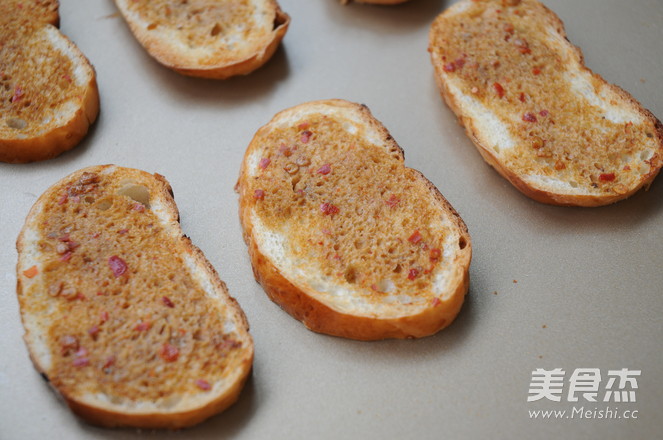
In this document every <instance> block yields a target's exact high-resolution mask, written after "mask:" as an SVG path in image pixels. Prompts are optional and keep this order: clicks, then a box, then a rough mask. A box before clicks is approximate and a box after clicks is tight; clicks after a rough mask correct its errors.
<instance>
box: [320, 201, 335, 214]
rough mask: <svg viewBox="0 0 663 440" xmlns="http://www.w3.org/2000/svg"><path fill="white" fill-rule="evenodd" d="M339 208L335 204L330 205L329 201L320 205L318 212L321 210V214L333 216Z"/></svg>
mask: <svg viewBox="0 0 663 440" xmlns="http://www.w3.org/2000/svg"><path fill="white" fill-rule="evenodd" d="M339 211H340V209H338V208H337V207H336V206H334V205H332V204H331V203H323V204H322V205H320V212H322V214H323V215H331V216H334V215H335V214H338V213H339Z"/></svg>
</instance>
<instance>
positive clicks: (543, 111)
mask: <svg viewBox="0 0 663 440" xmlns="http://www.w3.org/2000/svg"><path fill="white" fill-rule="evenodd" d="M539 114H540V115H541V116H543V117H544V118H545V117H546V116H548V115H549V114H550V112H548V110H541V111H540V112H539Z"/></svg>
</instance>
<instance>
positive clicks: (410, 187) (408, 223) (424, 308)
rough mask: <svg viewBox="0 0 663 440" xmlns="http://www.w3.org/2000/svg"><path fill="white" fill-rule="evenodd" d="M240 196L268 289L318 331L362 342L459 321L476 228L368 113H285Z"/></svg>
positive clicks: (340, 108)
mask: <svg viewBox="0 0 663 440" xmlns="http://www.w3.org/2000/svg"><path fill="white" fill-rule="evenodd" d="M238 190H239V193H240V217H241V220H242V225H243V227H244V236H245V239H246V241H247V243H248V244H249V252H250V254H251V259H252V263H253V267H254V272H255V273H256V277H257V279H258V281H259V282H260V283H261V284H262V286H263V287H264V289H265V290H266V292H267V293H268V295H270V297H271V298H272V299H273V300H274V301H275V302H277V303H278V304H279V305H281V306H282V307H283V308H284V309H285V310H286V311H288V312H289V313H290V314H292V315H293V316H295V317H296V318H297V319H299V320H301V321H303V322H304V324H305V325H306V326H308V327H309V328H310V329H312V330H314V331H318V332H322V333H328V334H332V335H337V336H343V337H348V338H354V339H382V338H388V337H390V338H405V337H421V336H426V335H429V334H432V333H434V332H436V331H438V330H439V329H441V328H443V327H445V326H447V325H449V324H450V323H451V321H452V320H453V319H454V318H455V316H456V314H457V313H458V311H459V309H460V306H461V304H462V301H463V297H464V295H465V292H466V291H467V283H468V273H467V271H468V268H469V262H470V254H471V246H470V238H469V234H468V233H467V229H466V227H465V225H464V223H463V221H462V220H461V219H460V217H459V216H458V214H457V213H456V212H455V211H454V210H453V208H452V207H451V206H450V205H449V203H448V202H447V201H446V200H445V199H444V198H443V197H442V195H441V194H440V193H439V191H438V190H437V189H436V188H435V187H434V186H433V185H432V184H431V183H430V182H429V181H428V180H427V179H426V178H425V177H423V175H421V173H419V172H418V171H416V170H413V169H410V168H407V167H405V165H404V164H403V152H402V150H401V149H400V147H399V146H398V145H397V144H396V142H395V141H394V140H393V138H392V137H391V136H390V135H389V133H388V132H387V130H386V129H385V128H384V127H383V126H382V124H381V123H380V122H379V121H377V120H376V119H375V118H374V117H373V116H372V115H371V114H370V112H369V111H368V109H367V108H366V107H364V106H360V105H358V104H354V103H350V102H347V101H343V100H329V101H316V102H310V103H305V104H301V105H299V106H296V107H293V108H291V109H288V110H284V111H282V112H281V113H279V114H277V115H276V116H275V117H274V119H273V120H272V121H271V122H270V123H269V124H267V125H266V126H264V127H263V128H261V129H260V130H259V131H258V133H257V134H256V135H255V137H254V139H253V140H252V142H251V144H250V146H249V148H248V149H247V152H246V155H245V158H244V162H243V165H242V171H241V174H240V179H239V185H238Z"/></svg>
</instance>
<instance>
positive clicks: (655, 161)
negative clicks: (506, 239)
mask: <svg viewBox="0 0 663 440" xmlns="http://www.w3.org/2000/svg"><path fill="white" fill-rule="evenodd" d="M541 6H542V7H543V8H544V10H545V11H546V13H547V14H549V15H547V16H546V19H548V20H552V24H553V25H554V26H555V28H556V30H557V31H558V32H559V34H560V36H561V37H562V38H564V40H566V42H567V43H568V44H569V49H570V50H571V52H572V53H574V54H575V55H576V57H577V59H578V64H579V66H580V68H581V69H582V70H583V71H585V72H587V73H589V74H590V75H591V76H592V77H593V78H594V79H596V80H597V81H600V83H601V84H603V85H604V86H606V87H608V88H610V89H611V90H612V91H613V92H615V93H616V94H618V95H619V96H620V97H621V98H623V99H625V100H627V101H628V102H629V103H631V104H632V105H633V107H634V108H636V109H637V111H638V113H640V114H641V115H642V117H643V118H644V119H647V120H650V121H652V122H653V124H654V127H655V131H656V134H655V136H656V137H657V138H658V140H659V150H658V152H657V153H655V154H654V156H652V157H651V158H650V159H649V160H648V162H649V163H650V171H649V173H647V174H645V175H643V176H642V178H641V179H640V183H639V184H638V185H636V186H635V187H634V188H631V189H630V190H629V191H627V192H626V193H624V194H616V193H615V194H605V195H587V194H560V193H555V192H550V191H545V190H541V189H538V188H535V187H533V186H531V185H530V184H528V183H527V182H525V181H524V180H523V179H522V177H521V176H520V175H518V174H517V173H515V172H513V171H512V170H510V169H508V168H507V167H505V166H504V165H503V164H502V163H500V160H499V159H498V158H497V157H496V156H495V154H494V153H493V151H492V149H491V148H489V147H488V145H489V144H490V142H489V139H486V138H485V137H484V136H483V133H482V132H481V131H480V130H478V129H477V128H476V127H475V125H474V123H473V120H472V118H466V117H464V116H463V112H462V111H461V108H462V107H461V105H460V104H459V103H458V102H456V99H455V97H454V96H453V94H452V93H451V90H450V89H449V87H448V86H447V83H446V82H445V81H444V79H443V78H444V71H443V63H441V62H438V60H436V58H435V54H434V48H433V45H434V39H435V35H434V33H435V23H436V22H437V21H438V20H440V19H442V18H444V16H445V14H448V13H453V12H454V11H453V9H447V10H446V11H444V12H443V13H442V14H440V15H439V16H438V17H437V18H436V19H435V22H434V23H433V25H432V26H431V29H430V32H429V47H428V51H429V53H430V56H431V62H432V64H433V67H434V69H435V75H434V76H435V82H436V84H437V86H438V89H439V90H440V94H441V95H442V98H443V99H444V101H445V102H446V104H447V105H448V106H449V108H450V109H451V111H453V113H454V114H455V115H456V116H457V118H458V122H459V123H460V125H461V126H463V127H464V128H465V132H466V134H467V136H468V137H469V138H470V140H471V141H472V143H474V145H475V146H476V147H477V150H479V153H480V154H481V156H482V157H483V159H484V160H485V161H486V162H487V163H488V164H489V165H490V166H492V167H493V168H494V169H495V170H496V171H497V172H498V173H499V174H500V175H501V176H502V177H504V178H505V179H507V180H508V181H509V182H511V184H512V185H513V186H515V187H516V188H517V189H518V190H519V191H520V192H522V193H523V194H525V195H526V196H528V197H530V198H531V199H533V200H536V201H537V202H540V203H546V204H550V205H559V206H580V207H598V206H604V205H609V204H612V203H616V202H618V201H620V200H624V199H626V198H628V197H630V196H632V195H633V194H635V193H636V192H638V191H639V190H640V189H641V188H643V187H644V188H645V189H648V188H649V186H650V185H651V184H652V182H653V181H654V179H655V178H656V176H657V175H658V173H659V172H660V170H661V167H662V166H663V124H661V121H660V120H658V119H657V118H656V116H654V115H653V114H652V113H651V112H650V111H649V110H647V109H645V108H643V107H642V105H641V104H640V103H639V102H638V101H637V100H636V99H635V98H634V97H633V96H632V95H631V94H630V93H628V92H627V91H625V90H624V89H622V88H621V87H619V86H617V85H614V84H611V83H609V82H608V81H606V80H605V79H604V78H603V77H602V76H601V75H599V74H597V73H594V72H593V71H592V70H591V69H589V68H588V67H587V66H586V65H585V61H584V56H583V53H582V50H581V49H580V48H579V47H577V46H575V45H574V44H573V43H571V42H570V41H569V39H568V37H567V34H566V30H565V28H564V23H563V22H562V20H561V19H560V18H559V16H558V15H557V14H555V12H553V11H552V10H551V9H549V8H548V7H547V6H545V5H543V4H541Z"/></svg>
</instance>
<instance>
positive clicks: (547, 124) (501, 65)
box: [429, 0, 663, 206]
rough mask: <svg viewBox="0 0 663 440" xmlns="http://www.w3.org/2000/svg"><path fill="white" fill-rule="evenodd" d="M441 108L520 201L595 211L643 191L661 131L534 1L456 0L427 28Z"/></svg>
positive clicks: (658, 159)
mask: <svg viewBox="0 0 663 440" xmlns="http://www.w3.org/2000/svg"><path fill="white" fill-rule="evenodd" d="M429 51H430V53H431V59H432V63H433V65H434V66H435V73H436V79H437V82H438V84H439V86H440V89H441V91H442V96H443V97H444V99H445V100H446V102H447V104H448V105H449V107H451V109H452V110H453V111H454V113H456V115H457V116H458V118H459V120H460V122H461V124H462V125H464V126H465V129H466V131H467V134H468V136H469V137H470V139H472V141H473V142H474V144H475V145H476V146H477V148H478V149H479V152H480V153H481V155H482V156H483V157H484V159H485V160H486V161H487V162H488V163H489V164H490V165H492V166H493V167H494V168H495V169H496V170H497V171H498V172H499V173H500V174H501V175H502V176H504V177H505V178H507V179H508V180H509V181H510V182H511V183H512V184H513V185H515V186H516V188H518V189H519V190H520V191H522V192H523V193H524V194H526V195H527V196H529V197H531V198H533V199H535V200H538V201H540V202H544V203H550V204H555V205H576V206H599V205H606V204H609V203H613V202H616V201H618V200H622V199H625V198H627V197H629V196H631V195H632V194H633V193H635V192H636V191H638V190H639V189H640V188H642V187H648V186H649V185H650V184H651V182H652V181H653V179H654V178H655V177H656V175H657V174H658V172H659V171H660V169H661V165H663V161H662V157H663V126H662V125H661V122H660V121H658V120H657V119H656V118H655V117H654V116H653V115H652V114H651V113H650V112H649V111H647V110H645V109H643V108H642V107H641V106H640V104H638V103H637V102H636V101H635V99H633V97H631V95H629V94H628V93H627V92H625V91H624V90H622V89H620V88H619V87H617V86H614V85H611V84H609V83H607V82H606V81H605V80H604V79H603V78H601V77H600V76H599V75H597V74H594V73H592V71H591V70H589V69H588V68H587V67H585V65H584V62H583V57H582V53H581V52H580V50H579V49H578V48H577V47H575V46H573V45H572V44H571V43H569V41H568V40H567V38H566V33H565V31H564V26H563V24H562V22H561V21H560V19H559V18H558V17H557V15H555V14H554V13H553V12H552V11H550V10H549V9H547V8H546V7H545V6H544V5H542V4H541V3H540V2H538V1H536V0H478V1H472V0H461V1H460V2H458V3H456V4H454V5H453V6H452V7H450V8H449V9H447V10H446V11H445V12H444V13H442V14H441V15H440V16H439V17H438V18H437V19H436V20H435V22H434V23H433V25H432V27H431V30H430V47H429Z"/></svg>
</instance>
